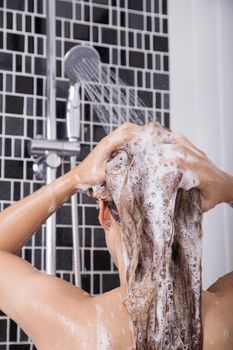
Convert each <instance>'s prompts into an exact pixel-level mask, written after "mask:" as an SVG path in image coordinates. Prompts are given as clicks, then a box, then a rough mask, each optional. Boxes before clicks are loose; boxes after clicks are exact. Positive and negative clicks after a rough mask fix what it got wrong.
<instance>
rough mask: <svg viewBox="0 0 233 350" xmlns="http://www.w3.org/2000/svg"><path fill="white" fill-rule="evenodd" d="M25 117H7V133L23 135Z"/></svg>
mask: <svg viewBox="0 0 233 350" xmlns="http://www.w3.org/2000/svg"><path fill="white" fill-rule="evenodd" d="M23 131H24V119H23V118H15V117H6V125H5V132H6V134H7V135H23Z"/></svg>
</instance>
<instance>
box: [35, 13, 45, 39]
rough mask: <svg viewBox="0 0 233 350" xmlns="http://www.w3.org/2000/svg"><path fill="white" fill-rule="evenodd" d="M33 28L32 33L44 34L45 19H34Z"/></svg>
mask: <svg viewBox="0 0 233 350" xmlns="http://www.w3.org/2000/svg"><path fill="white" fill-rule="evenodd" d="M34 21H35V27H34V31H35V33H36V34H43V35H45V34H46V20H45V18H41V17H35V19H34Z"/></svg>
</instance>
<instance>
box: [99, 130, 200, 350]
mask: <svg viewBox="0 0 233 350" xmlns="http://www.w3.org/2000/svg"><path fill="white" fill-rule="evenodd" d="M172 135H173V134H172V132H170V131H169V130H166V129H164V128H163V127H161V125H160V124H158V123H153V124H149V125H147V126H145V127H144V134H143V132H142V135H141V140H139V141H134V142H131V143H127V144H126V145H124V147H123V149H122V150H119V151H118V152H116V153H114V154H113V155H112V156H111V158H110V160H109V162H108V163H107V166H106V184H105V186H104V187H102V188H99V189H97V190H96V191H95V193H96V196H97V197H99V198H102V199H104V200H106V201H107V202H108V203H109V207H110V210H112V212H113V213H114V215H115V218H116V219H117V218H118V222H120V225H121V234H122V242H123V249H124V254H123V255H124V257H125V268H126V279H127V298H126V300H125V305H126V306H127V309H128V312H129V315H130V318H131V320H132V324H133V330H134V342H135V348H136V349H137V350H152V349H153V350H158V349H162V350H166V349H167V350H168V349H169V350H171V349H174V350H175V349H176V350H178V349H188V350H200V349H202V329H201V312H200V308H201V242H202V228H201V218H202V214H201V210H200V194H199V191H198V190H197V189H195V188H191V189H189V190H184V189H181V187H182V183H184V181H183V180H184V177H185V174H184V173H183V172H182V171H181V170H179V169H178V168H177V167H176V166H175V165H174V163H173V162H172V159H171V153H170V151H169V149H170V148H169V145H170V144H171V143H172ZM188 180H190V181H191V183H192V178H190V179H188ZM185 181H186V183H187V179H186V180H185ZM189 187H192V186H189ZM111 203H112V205H111Z"/></svg>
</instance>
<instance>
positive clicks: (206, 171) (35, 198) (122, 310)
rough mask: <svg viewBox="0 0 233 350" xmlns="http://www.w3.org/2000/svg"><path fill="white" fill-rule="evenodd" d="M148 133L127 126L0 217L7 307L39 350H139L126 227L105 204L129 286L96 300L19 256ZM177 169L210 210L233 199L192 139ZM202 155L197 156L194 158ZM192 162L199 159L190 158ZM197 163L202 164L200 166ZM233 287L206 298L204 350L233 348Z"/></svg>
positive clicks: (230, 183)
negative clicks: (187, 173)
mask: <svg viewBox="0 0 233 350" xmlns="http://www.w3.org/2000/svg"><path fill="white" fill-rule="evenodd" d="M140 130H141V129H140V127H139V126H136V125H133V124H124V125H123V126H121V127H120V128H118V129H117V130H115V131H114V132H113V133H112V134H110V135H109V136H107V137H105V138H104V139H103V140H102V141H101V142H100V143H99V144H98V145H97V147H96V148H95V149H94V150H93V151H92V152H91V153H90V154H89V155H88V157H87V158H86V159H85V160H84V161H83V162H82V163H81V164H80V165H79V166H78V167H77V168H75V169H73V170H71V171H70V172H69V173H67V174H65V175H64V176H62V177H60V178H59V179H57V180H56V181H54V182H53V183H51V184H50V185H47V186H44V187H43V188H42V189H40V190H39V191H37V192H35V193H33V194H31V195H30V196H28V197H26V198H24V199H22V200H20V201H19V202H17V203H16V204H14V205H12V206H11V207H9V208H7V209H6V210H4V211H3V212H2V213H1V214H0V227H1V230H0V266H1V270H0V308H1V309H2V310H3V312H5V313H6V314H7V315H9V316H10V317H11V318H12V319H14V320H15V322H17V323H18V324H19V325H20V326H21V327H22V329H23V330H24V331H25V332H26V333H27V334H28V336H29V337H30V338H31V339H32V341H33V343H34V344H35V346H36V347H37V348H38V349H40V350H41V349H42V350H43V349H45V350H47V349H93V350H94V349H103V350H104V349H117V350H120V349H122V350H126V349H133V348H134V346H133V330H132V325H131V321H130V318H129V314H128V311H127V309H126V307H125V306H124V300H125V298H126V288H125V274H124V269H123V257H122V252H121V250H120V249H119V247H120V246H121V242H120V227H119V225H118V223H117V222H116V221H115V219H114V218H113V217H112V215H111V213H110V210H109V208H108V206H107V205H106V203H105V202H104V201H100V211H99V221H100V223H101V225H102V226H103V228H104V230H105V233H106V241H107V246H108V249H109V251H110V253H111V255H112V257H113V259H114V261H115V263H116V264H117V266H118V269H119V273H120V282H121V285H120V287H119V288H116V289H115V290H113V291H111V292H108V293H105V294H103V295H99V296H95V297H92V296H90V295H88V294H87V293H85V292H83V291H82V290H80V289H79V288H77V287H75V286H73V285H71V284H69V283H67V282H65V281H63V280H60V279H58V278H56V277H53V276H49V275H45V274H42V273H40V272H39V271H37V270H36V269H35V268H33V267H32V266H31V265H30V264H29V263H27V262H25V261H24V260H22V259H20V258H19V257H17V256H16V255H14V254H16V253H17V251H18V250H19V249H20V248H21V247H22V246H23V245H24V244H25V242H26V241H27V240H28V239H30V238H31V236H32V234H33V232H35V231H36V230H37V229H38V228H39V227H40V226H41V225H42V223H43V222H44V221H45V220H46V219H47V218H48V217H49V216H50V215H51V214H52V213H53V212H54V211H55V210H57V209H58V208H59V207H60V206H61V205H62V204H63V203H64V202H65V201H66V200H67V199H68V198H69V197H70V196H71V195H72V194H74V193H75V192H76V191H78V190H79V188H80V187H81V186H82V185H86V186H87V187H91V186H93V185H96V184H101V183H102V182H103V181H104V180H105V165H106V162H107V160H108V158H109V156H110V155H111V154H112V153H113V152H114V151H115V150H116V149H118V148H119V147H121V146H122V145H123V144H124V143H125V142H127V141H132V140H134V139H137V138H138V137H140ZM173 147H174V152H175V154H176V166H177V167H180V168H186V169H190V170H191V171H192V172H195V173H196V174H197V176H198V178H199V186H198V187H199V189H200V191H201V198H202V209H203V211H207V210H209V209H210V208H213V207H214V206H215V205H217V204H218V203H221V202H231V201H233V178H232V177H231V176H230V175H228V174H226V173H224V172H222V171H221V170H219V169H217V168H216V167H215V166H214V165H213V164H212V163H211V162H210V161H209V160H208V158H207V157H206V155H205V154H204V153H203V152H201V151H199V150H198V149H197V148H195V147H194V146H193V145H192V144H191V143H190V142H189V141H188V140H187V139H185V138H183V137H180V136H177V138H176V140H175V144H174V145H173ZM190 155H192V156H193V155H195V157H190ZM190 159H191V160H190ZM193 159H198V161H195V162H192V160H193ZM232 283H233V276H232V275H231V274H228V275H226V276H225V277H224V278H222V279H220V280H219V281H218V282H217V283H215V284H214V285H213V286H212V287H211V288H210V289H209V291H208V292H203V303H202V320H203V335H204V345H203V349H205V350H208V349H216V350H217V349H218V350H219V349H232V348H233V337H232V332H233V321H232V317H231V315H232V312H233V305H232V290H233V289H232Z"/></svg>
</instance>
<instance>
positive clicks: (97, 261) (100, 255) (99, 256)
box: [93, 250, 110, 271]
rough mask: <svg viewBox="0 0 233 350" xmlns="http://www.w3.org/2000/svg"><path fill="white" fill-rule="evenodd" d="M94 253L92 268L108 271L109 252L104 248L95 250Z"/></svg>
mask: <svg viewBox="0 0 233 350" xmlns="http://www.w3.org/2000/svg"><path fill="white" fill-rule="evenodd" d="M93 255H94V270H95V271H98V270H100V271H108V270H109V269H110V254H109V252H108V251H105V250H95V251H94V252H93Z"/></svg>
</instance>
